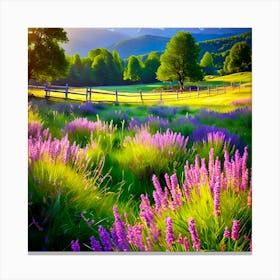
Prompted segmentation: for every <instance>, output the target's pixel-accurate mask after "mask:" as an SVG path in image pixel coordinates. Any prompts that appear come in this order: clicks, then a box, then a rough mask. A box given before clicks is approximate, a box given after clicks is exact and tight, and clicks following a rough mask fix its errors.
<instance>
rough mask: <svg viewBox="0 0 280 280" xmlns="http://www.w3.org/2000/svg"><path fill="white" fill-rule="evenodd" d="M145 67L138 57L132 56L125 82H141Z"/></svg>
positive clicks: (129, 59)
mask: <svg viewBox="0 0 280 280" xmlns="http://www.w3.org/2000/svg"><path fill="white" fill-rule="evenodd" d="M143 67H144V66H143V63H142V61H141V60H140V59H139V58H138V57H137V56H134V55H132V56H130V57H129V58H128V64H127V68H126V69H125V71H124V76H123V77H124V80H131V81H134V82H135V81H141V79H142V69H143Z"/></svg>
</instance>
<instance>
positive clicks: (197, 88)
mask: <svg viewBox="0 0 280 280" xmlns="http://www.w3.org/2000/svg"><path fill="white" fill-rule="evenodd" d="M196 91H197V96H199V86H196Z"/></svg>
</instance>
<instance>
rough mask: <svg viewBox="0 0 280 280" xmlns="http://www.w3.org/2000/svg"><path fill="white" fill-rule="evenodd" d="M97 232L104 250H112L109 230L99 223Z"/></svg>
mask: <svg viewBox="0 0 280 280" xmlns="http://www.w3.org/2000/svg"><path fill="white" fill-rule="evenodd" d="M98 233H99V237H100V240H101V243H102V245H103V249H104V251H106V252H107V251H112V243H111V237H110V234H109V232H108V231H107V230H106V229H105V228H104V227H103V226H102V225H100V226H99V227H98Z"/></svg>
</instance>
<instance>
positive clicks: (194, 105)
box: [28, 73, 252, 251]
mask: <svg viewBox="0 0 280 280" xmlns="http://www.w3.org/2000/svg"><path fill="white" fill-rule="evenodd" d="M231 78H232V79H233V80H234V79H235V80H236V81H237V80H239V79H241V78H242V81H241V82H242V83H243V82H244V84H246V85H247V84H248V83H250V73H244V74H243V73H240V74H238V75H236V74H233V75H230V76H228V77H216V78H212V79H211V81H210V80H209V83H212V84H215V83H216V84H217V83H224V82H226V81H230V79H231ZM205 82H206V83H207V81H204V82H203V83H205ZM148 86H151V87H153V86H152V85H146V88H148ZM130 89H133V88H132V87H131V88H130ZM80 90H81V91H82V90H83V89H80ZM147 94H148V93H147ZM187 94H188V93H185V95H186V96H187ZM43 95H44V92H43ZM166 95H167V96H165V97H168V94H166ZM100 96H101V95H100ZM102 96H103V95H102ZM251 96H252V92H251V88H250V87H241V88H240V90H239V88H237V89H231V88H228V90H227V92H226V94H213V95H212V96H208V95H207V94H201V96H200V97H197V96H196V95H195V94H194V95H193V96H191V97H189V98H188V99H187V98H184V99H183V98H182V99H181V100H180V97H182V96H180V97H179V100H178V101H172V102H167V99H166V102H164V105H163V104H153V106H154V109H155V108H157V106H163V107H164V106H166V107H174V106H177V113H176V114H175V115H174V114H173V113H170V112H169V111H168V110H167V111H166V113H163V115H162V116H161V117H163V118H166V119H168V121H169V127H170V128H171V129H172V130H173V131H174V132H181V133H183V134H184V135H185V136H190V135H191V133H192V131H193V129H194V128H195V125H192V124H190V123H186V124H183V125H178V124H177V123H176V120H177V119H178V118H180V117H184V116H189V115H191V116H193V117H195V116H196V115H197V114H199V110H200V109H201V108H204V109H214V110H216V111H221V112H227V111H231V110H234V109H236V108H238V106H233V105H232V101H234V100H238V99H243V98H249V97H251ZM30 100H31V104H32V105H30V107H29V110H28V111H29V112H28V116H29V121H37V122H40V123H42V125H43V128H49V131H50V133H51V134H52V135H53V136H54V137H56V138H59V139H61V137H62V136H63V135H64V134H63V128H64V126H65V125H66V124H67V123H68V122H70V121H72V120H74V119H75V118H79V117H87V118H88V119H89V120H92V121H96V120H97V119H98V118H100V119H101V120H102V121H107V122H110V120H112V121H113V125H116V128H115V129H112V130H110V131H105V132H101V131H98V132H96V133H94V134H92V135H90V134H89V133H87V132H86V133H84V132H80V133H77V134H76V135H70V138H71V137H72V139H71V141H72V142H74V141H76V142H77V144H79V145H80V146H85V145H86V144H89V145H90V148H89V150H88V152H87V160H89V163H90V164H89V165H88V166H85V167H83V166H82V165H81V166H80V165H79V166H77V165H75V164H72V165H70V164H63V163H62V162H61V161H59V159H56V160H49V159H47V158H46V159H42V160H39V161H38V162H35V163H34V165H33V166H30V169H29V174H28V175H29V176H28V192H29V200H30V201H31V202H32V204H31V205H30V207H29V226H30V228H29V249H30V250H38V251H40V250H42V247H45V248H46V249H47V250H52V251H54V250H69V249H70V241H71V240H76V239H79V240H80V244H83V243H84V244H88V243H89V240H88V238H89V237H90V236H91V235H95V236H97V229H98V225H100V224H102V225H104V226H105V227H106V228H107V229H110V226H111V225H112V223H113V221H114V217H113V212H112V207H113V205H115V204H117V205H118V209H119V211H120V213H121V215H123V214H124V213H127V215H128V217H129V221H130V222H131V223H134V222H135V221H137V217H138V215H139V196H140V194H142V193H147V194H148V195H149V196H150V198H151V201H152V192H153V190H154V189H153V184H152V180H151V176H152V174H156V175H158V176H159V178H160V177H161V178H162V176H163V175H164V173H169V174H170V175H171V174H172V173H174V172H175V173H177V176H178V178H179V181H180V183H182V180H183V175H182V174H183V166H184V164H185V162H186V160H189V163H190V164H193V163H194V153H196V152H198V153H200V154H201V156H202V157H205V158H207V155H208V153H209V149H210V148H211V147H210V146H207V145H204V146H202V145H197V146H194V147H193V146H192V144H193V143H191V141H190V143H189V144H188V146H187V148H188V149H190V150H189V151H187V153H186V154H184V153H182V152H178V153H177V152H176V151H171V152H173V157H171V158H170V157H169V153H168V152H166V153H160V152H158V151H156V150H155V149H153V148H151V147H147V146H145V145H136V144H134V145H133V144H131V143H130V144H127V145H124V139H125V137H126V136H130V137H134V135H135V133H136V132H135V131H133V130H128V128H127V125H128V121H129V120H131V119H132V118H133V117H139V118H140V119H142V120H143V119H145V118H146V117H147V116H148V115H151V114H152V111H153V110H151V109H153V107H151V105H152V103H144V104H140V105H132V104H123V103H121V104H119V105H115V104H111V105H107V106H105V107H104V108H102V109H99V111H98V116H96V115H95V114H94V115H91V114H84V115H81V114H80V113H79V110H78V109H77V110H76V111H75V110H73V111H71V110H70V111H68V110H66V111H63V110H60V109H59V106H58V103H56V102H53V101H52V99H50V100H45V99H41V100H38V99H36V98H35V99H32V98H31V99H30ZM53 100H56V99H53ZM62 100H63V99H62ZM57 101H60V102H61V99H57ZM66 103H67V104H68V105H69V101H67V102H66ZM36 104H38V106H36ZM78 104H82V103H78ZM60 105H63V103H60ZM124 113H125V114H126V115H127V122H125V123H123V122H122V114H124ZM199 121H200V124H204V125H213V124H215V125H216V126H217V127H221V128H226V129H228V131H230V133H236V134H238V135H239V136H240V137H241V139H242V140H244V141H245V143H246V144H248V146H249V150H250V147H251V115H250V114H249V115H248V116H245V117H244V116H242V117H238V118H237V119H235V120H231V119H224V120H218V119H216V118H215V117H213V118H207V119H200V120H199ZM153 125H154V127H152V128H150V129H151V130H150V131H151V133H155V132H156V131H157V130H161V131H164V129H160V127H158V126H157V125H156V124H153ZM93 143H95V144H96V145H97V148H94V146H92V144H93ZM221 150H222V149H221V147H220V149H219V150H218V151H217V155H218V156H219V157H220V160H222V159H221V158H222V151H221ZM250 157H251V155H250V153H249V166H251V158H250ZM85 160H86V159H85ZM180 178H181V179H180ZM38 180H39V181H40V183H38ZM180 185H182V184H180ZM210 196H211V194H210V193H209V189H208V188H202V190H201V196H198V195H197V194H196V193H195V192H194V193H193V194H192V197H193V200H192V204H190V203H186V204H185V205H184V206H183V207H182V208H181V209H180V211H170V212H166V213H164V215H163V217H161V218H160V219H158V220H157V221H156V222H157V225H158V227H159V228H160V229H161V231H162V233H163V236H162V237H161V240H160V241H159V243H158V245H156V244H155V249H158V250H162V248H165V247H166V244H165V243H166V241H165V239H164V238H165V235H164V232H165V224H164V217H165V216H170V217H172V218H173V221H174V231H175V233H176V234H179V233H181V232H183V233H184V234H185V235H186V236H188V237H189V239H190V236H189V233H188V229H187V220H188V218H189V217H193V218H195V220H196V223H197V229H198V232H199V235H200V236H201V239H202V240H203V242H204V243H203V247H204V248H209V250H215V251H220V250H221V248H222V247H223V246H226V248H227V249H230V250H237V251H238V250H239V251H241V250H244V249H245V250H248V246H249V241H248V242H247V243H246V242H243V240H240V241H238V242H237V243H236V244H237V245H236V244H233V243H232V244H231V243H230V241H229V240H227V241H225V240H223V237H222V234H223V230H224V227H225V226H228V227H231V222H232V219H233V218H235V219H240V220H241V221H242V224H243V228H242V234H248V233H249V234H250V226H251V224H250V223H251V221H250V217H251V213H250V209H249V208H246V207H244V205H246V199H247V192H246V193H243V194H240V195H236V194H235V193H233V192H230V191H229V192H223V193H222V198H221V200H222V203H221V207H222V209H221V210H222V212H223V213H224V214H223V215H222V217H221V219H219V220H217V219H216V218H215V217H214V216H213V205H212V204H211V203H210V204H209V201H211V199H210ZM81 213H83V215H84V218H81ZM32 217H33V218H35V220H36V222H37V223H38V225H39V226H41V227H42V228H43V229H44V230H43V231H42V232H41V231H40V230H38V227H37V226H36V224H35V223H33V222H32V220H31V218H32ZM87 219H88V220H87ZM91 220H93V221H94V222H93V224H91V225H90V226H89V224H88V221H91ZM146 230H147V229H146ZM146 234H147V232H146ZM46 236H47V237H48V240H49V241H48V242H46ZM217 240H218V242H217ZM225 242H226V244H224V243H225ZM82 246H83V249H85V245H82ZM156 246H158V247H156ZM178 246H181V245H178ZM234 246H235V247H234ZM242 246H245V247H242ZM177 249H178V250H180V249H182V248H179V247H178V248H177Z"/></svg>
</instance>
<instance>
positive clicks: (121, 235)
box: [113, 205, 130, 251]
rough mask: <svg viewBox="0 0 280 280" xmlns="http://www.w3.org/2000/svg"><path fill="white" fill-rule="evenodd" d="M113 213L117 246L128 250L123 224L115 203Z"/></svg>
mask: <svg viewBox="0 0 280 280" xmlns="http://www.w3.org/2000/svg"><path fill="white" fill-rule="evenodd" d="M113 213H114V217H115V222H114V226H115V229H116V234H117V237H118V243H119V247H120V249H121V250H123V251H129V250H130V247H129V244H128V241H127V236H126V235H127V234H126V229H125V225H124V223H123V221H122V219H121V217H120V215H119V212H118V208H117V206H116V205H114V206H113Z"/></svg>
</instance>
